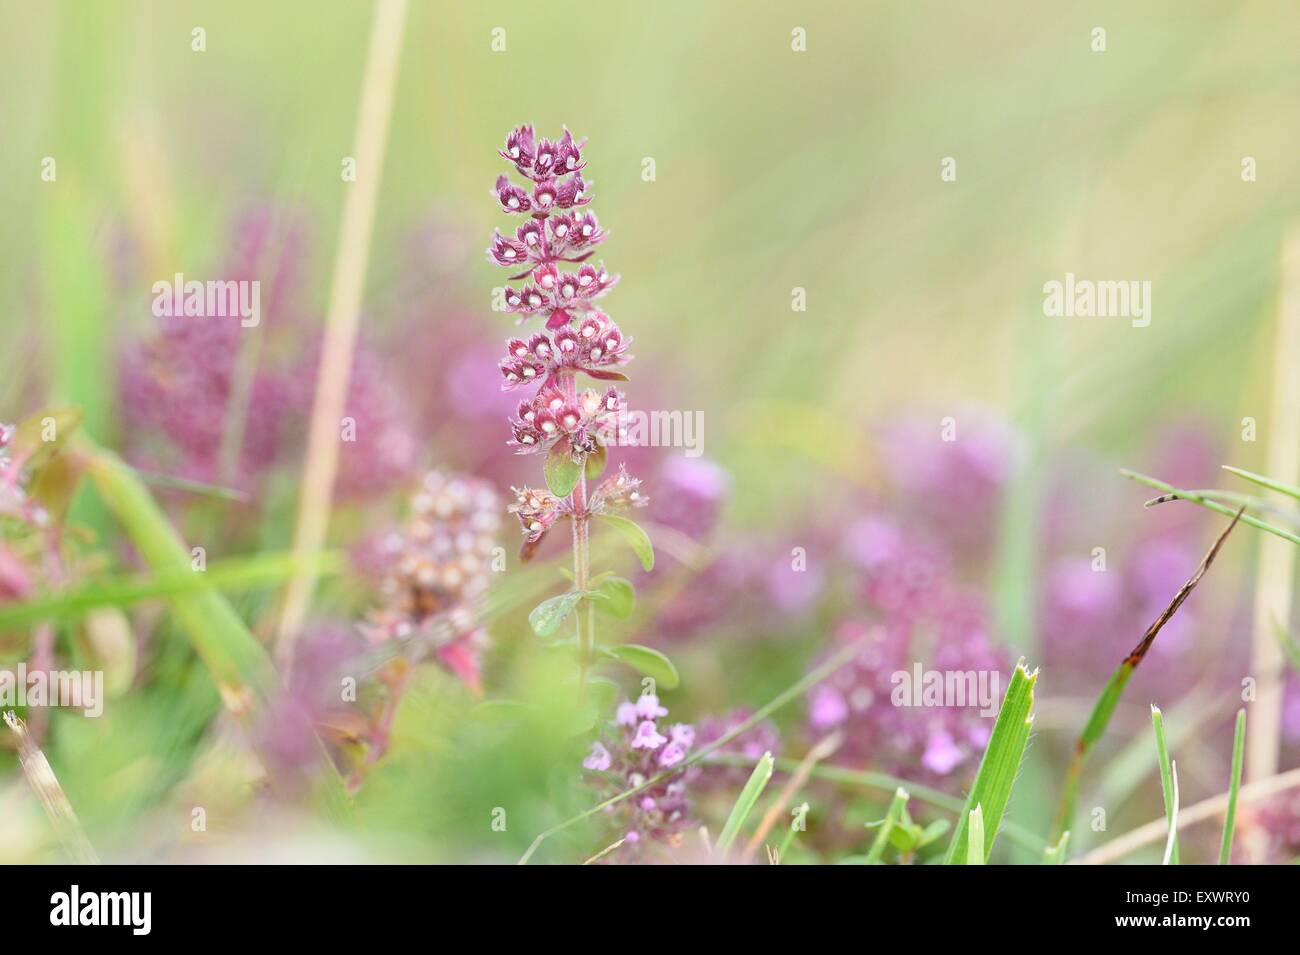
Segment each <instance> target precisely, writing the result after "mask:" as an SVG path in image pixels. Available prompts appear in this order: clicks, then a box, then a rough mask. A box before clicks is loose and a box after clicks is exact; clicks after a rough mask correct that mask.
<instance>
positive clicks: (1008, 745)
mask: <svg viewBox="0 0 1300 955" xmlns="http://www.w3.org/2000/svg"><path fill="white" fill-rule="evenodd" d="M1037 682H1038V671H1037V670H1035V671H1034V672H1033V673H1029V672H1027V671H1026V670H1025V662H1024V660H1021V661H1020V662H1019V663H1017V664H1016V669H1015V672H1014V673H1012V675H1011V685H1010V686H1008V687H1007V692H1006V695H1005V696H1004V697H1003V698H1002V707H1001V709H999V710H998V718H997V722H996V723H995V724H994V726H993V735H992V736H991V737H990V738H989V745H988V749H986V750H985V751H984V758H983V759H982V760H980V768H979V772H978V773H977V774H976V776H975V785H974V786H972V787H971V791H970V794H969V795H968V796H967V797H966V805H965V807H964V808H963V810H962V812H961V813H960V814H959V815H958V816H957V827H956V829H955V831H954V832H953V836H952V841H951V842H950V843H949V844H948V854H947V857H946V858H945V860H944V861H945V862H947V863H948V864H949V865H953V864H956V865H961V864H963V863H965V861H966V856H967V853H968V843H969V836H968V835H967V829H968V827H969V825H970V813H971V811H972V810H973V809H975V807H976V806H979V807H982V810H981V822H982V824H983V825H984V827H985V830H986V834H985V836H984V858H986V859H987V858H988V857H989V855H990V854H991V853H992V851H993V842H994V840H996V839H997V835H998V829H999V828H1000V826H1001V824H1002V814H1003V812H1004V811H1005V810H1006V807H1007V800H1009V799H1010V798H1011V789H1012V787H1013V786H1015V783H1016V774H1017V773H1018V772H1019V771H1020V761H1021V760H1022V759H1023V758H1024V755H1025V745H1026V744H1027V743H1028V742H1029V731H1030V729H1032V728H1033V725H1034V717H1033V712H1032V711H1033V708H1034V685H1035V684H1036V683H1037Z"/></svg>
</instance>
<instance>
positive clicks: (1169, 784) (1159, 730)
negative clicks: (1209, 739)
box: [1151, 704, 1178, 865]
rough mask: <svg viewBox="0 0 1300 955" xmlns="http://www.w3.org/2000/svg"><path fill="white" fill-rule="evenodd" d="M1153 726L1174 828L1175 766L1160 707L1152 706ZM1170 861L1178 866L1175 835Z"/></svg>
mask: <svg viewBox="0 0 1300 955" xmlns="http://www.w3.org/2000/svg"><path fill="white" fill-rule="evenodd" d="M1151 725H1152V726H1153V727H1154V728H1155V731H1156V758H1157V759H1158V760H1159V761H1160V792H1161V794H1162V795H1163V796H1164V800H1165V819H1166V820H1168V822H1169V826H1170V828H1171V829H1173V826H1174V777H1173V766H1172V764H1171V763H1170V760H1169V744H1168V743H1167V742H1166V740H1165V719H1164V716H1163V715H1162V714H1161V712H1160V707H1158V706H1155V705H1154V704H1153V705H1152V706H1151ZM1170 861H1172V862H1173V864H1174V865H1178V836H1177V834H1176V833H1175V835H1174V841H1173V851H1172V854H1171V857H1170Z"/></svg>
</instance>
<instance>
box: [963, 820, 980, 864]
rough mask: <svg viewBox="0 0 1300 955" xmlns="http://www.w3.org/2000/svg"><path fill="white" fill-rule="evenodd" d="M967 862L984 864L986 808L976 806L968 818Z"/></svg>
mask: <svg viewBox="0 0 1300 955" xmlns="http://www.w3.org/2000/svg"><path fill="white" fill-rule="evenodd" d="M966 864H967V865H983V864H984V810H983V808H982V807H980V806H976V807H975V808H974V809H972V810H971V811H970V815H969V816H968V817H967V820H966Z"/></svg>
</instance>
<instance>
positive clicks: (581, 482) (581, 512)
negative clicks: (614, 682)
mask: <svg viewBox="0 0 1300 955" xmlns="http://www.w3.org/2000/svg"><path fill="white" fill-rule="evenodd" d="M562 378H563V383H564V397H565V400H566V401H567V402H568V403H569V404H571V405H572V404H577V400H578V381H577V376H576V375H573V374H567V375H563V376H562ZM580 467H581V470H580V471H579V476H578V484H577V486H576V487H574V489H573V493H572V494H571V495H569V503H570V506H571V508H572V514H573V586H574V587H575V588H576V589H578V590H580V591H584V592H585V591H586V590H587V589H588V587H589V586H590V583H591V524H590V517H589V516H588V514H587V462H586V461H585V460H584V461H583V462H582V464H581V465H580ZM583 604H585V606H579V607H578V612H577V614H575V616H576V617H577V621H578V700H579V703H580V704H581V703H582V702H585V700H586V697H587V671H588V670H589V669H590V668H591V664H592V662H593V661H594V660H595V656H596V654H595V639H596V620H595V613H594V611H595V608H594V606H593V605H592V603H591V601H589V600H584V601H583Z"/></svg>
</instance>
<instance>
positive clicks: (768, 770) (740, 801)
mask: <svg viewBox="0 0 1300 955" xmlns="http://www.w3.org/2000/svg"><path fill="white" fill-rule="evenodd" d="M771 778H772V754H771V753H764V754H763V755H762V757H761V758H760V759H759V761H758V765H756V766H755V767H754V771H753V772H752V773H750V775H749V782H747V783H745V788H744V789H742V790H741V791H740V796H739V797H737V799H736V804H735V805H734V806H732V807H731V814H730V815H729V816H727V822H726V824H725V825H723V827H722V833H721V835H719V836H718V841H717V843H716V844H715V845H714V847H713V848H714V851H715V852H716V853H717V854H718V855H720V856H724V857H725V856H726V855H727V853H728V852H730V851H731V847H732V845H733V844H734V843H735V841H736V837H737V836H739V835H740V829H741V827H742V826H744V825H745V820H746V819H748V818H749V814H750V813H751V812H753V811H754V804H755V803H756V802H758V797H759V796H761V795H763V790H764V789H766V788H767V781H768V780H769V779H771Z"/></svg>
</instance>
